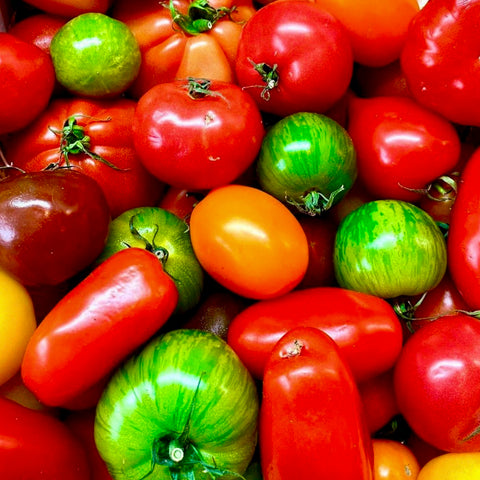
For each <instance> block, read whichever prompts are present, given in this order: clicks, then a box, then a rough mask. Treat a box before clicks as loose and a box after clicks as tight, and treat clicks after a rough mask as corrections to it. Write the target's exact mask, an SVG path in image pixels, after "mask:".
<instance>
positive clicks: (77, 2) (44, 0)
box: [26, 0, 113, 17]
mask: <svg viewBox="0 0 480 480" xmlns="http://www.w3.org/2000/svg"><path fill="white" fill-rule="evenodd" d="M26 3H28V4H30V5H33V6H35V7H37V8H39V9H40V10H42V11H44V12H47V13H52V14H54V15H60V16H62V17H75V16H77V15H81V14H82V13H87V12H99V13H105V12H106V11H107V10H108V9H109V8H110V6H111V5H112V3H113V0H87V1H84V0H28V1H27V2H26Z"/></svg>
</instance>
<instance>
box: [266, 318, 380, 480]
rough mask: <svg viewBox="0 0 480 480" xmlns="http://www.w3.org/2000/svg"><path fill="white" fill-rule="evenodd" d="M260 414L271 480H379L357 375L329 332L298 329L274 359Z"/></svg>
mask: <svg viewBox="0 0 480 480" xmlns="http://www.w3.org/2000/svg"><path fill="white" fill-rule="evenodd" d="M262 392H263V394H262V403H261V407H260V423H259V430H260V458H261V464H262V473H263V477H264V479H265V480H290V479H292V478H314V479H320V478H335V479H338V480H347V479H348V480H351V479H352V478H355V479H359V480H360V479H361V480H372V479H373V473H372V468H373V452H372V445H371V441H370V435H369V432H368V430H367V428H366V424H365V418H364V416H363V409H362V403H361V400H360V395H359V393H358V389H357V386H356V384H355V380H354V378H353V375H352V373H351V371H350V369H349V367H348V365H347V364H346V362H345V360H344V358H343V357H342V355H341V353H340V351H339V348H338V346H337V345H336V344H335V342H334V341H333V340H332V339H331V338H330V337H329V336H328V335H327V334H325V333H324V332H322V331H320V330H318V329H316V328H312V327H298V328H295V329H293V330H291V331H289V332H288V333H287V334H285V336H283V337H282V338H281V339H280V340H279V341H278V343H276V344H275V347H274V349H273V350H272V353H271V355H270V357H269V359H268V362H267V364H266V367H265V375H264V378H263V389H262Z"/></svg>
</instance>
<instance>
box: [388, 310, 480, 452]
mask: <svg viewBox="0 0 480 480" xmlns="http://www.w3.org/2000/svg"><path fill="white" fill-rule="evenodd" d="M479 348H480V323H479V322H478V320H477V319H474V318H472V317H470V316H468V315H465V314H462V313H458V314H456V315H454V316H446V317H442V318H439V319H437V320H435V321H434V322H430V323H428V324H427V325H425V326H423V327H422V328H421V329H419V330H418V331H416V332H415V333H414V334H413V335H412V336H411V337H410V338H409V339H408V340H407V342H406V343H405V345H404V347H403V349H402V351H401V353H400V356H399V358H398V361H397V363H396V365H395V371H394V388H395V395H396V397H397V403H398V407H399V409H400V412H401V413H402V415H403V417H404V418H405V419H406V421H407V422H408V424H409V426H410V427H411V428H412V430H413V431H414V432H415V433H416V434H417V435H418V436H419V437H420V438H422V439H423V440H424V441H426V442H428V443H430V444H431V445H433V446H434V447H436V448H438V449H440V450H444V451H446V452H474V451H478V450H479V445H480V435H478V432H479V418H480V407H479V405H480V402H479V398H480V366H479V364H478V361H477V358H478V355H479V353H480V352H479Z"/></svg>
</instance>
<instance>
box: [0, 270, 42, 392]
mask: <svg viewBox="0 0 480 480" xmlns="http://www.w3.org/2000/svg"><path fill="white" fill-rule="evenodd" d="M36 326H37V323H36V320H35V312H34V309H33V302H32V299H31V298H30V295H29V294H28V292H27V290H26V289H25V288H24V287H23V285H22V284H21V283H19V282H18V281H17V280H16V279H14V278H13V277H12V276H11V275H9V274H8V273H7V272H5V271H3V270H0V385H2V384H3V383H5V382H6V381H7V380H9V379H10V378H12V377H13V376H14V375H15V374H16V373H17V372H18V371H19V370H20V365H21V363H22V359H23V354H24V353H25V349H26V347H27V343H28V341H29V339H30V337H31V336H32V334H33V332H34V331H35V328H36Z"/></svg>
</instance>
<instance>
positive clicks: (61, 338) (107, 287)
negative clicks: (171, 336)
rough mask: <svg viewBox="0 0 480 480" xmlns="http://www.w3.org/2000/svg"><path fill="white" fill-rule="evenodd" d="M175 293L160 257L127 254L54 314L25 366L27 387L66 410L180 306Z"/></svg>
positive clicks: (99, 270) (108, 263)
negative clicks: (66, 406)
mask: <svg viewBox="0 0 480 480" xmlns="http://www.w3.org/2000/svg"><path fill="white" fill-rule="evenodd" d="M177 299H178V293H177V289H176V287H175V283H174V282H173V280H172V279H171V278H170V277H169V276H168V275H167V274H166V273H165V272H164V270H163V267H162V264H161V263H160V262H159V260H158V259H157V257H156V256H155V255H154V254H153V253H150V252H147V251H146V250H142V249H139V248H127V249H125V250H121V251H120V252H117V253H116V254H114V255H112V256H111V257H110V258H108V259H107V260H105V261H104V262H103V263H102V264H100V265H99V266H98V267H96V268H95V269H94V270H93V271H92V272H91V273H90V274H89V275H87V276H86V277H85V278H84V280H82V281H81V282H80V283H78V284H77V285H76V286H75V287H74V288H72V290H70V291H69V292H68V293H67V295H65V296H64V297H63V298H62V300H60V302H59V303H57V305H56V306H55V307H54V308H53V309H52V310H51V311H50V313H49V314H48V315H47V316H46V317H45V318H44V319H43V321H42V322H41V323H40V325H39V326H38V327H37V329H36V330H35V332H34V334H33V335H32V336H31V338H30V340H29V342H28V345H27V349H26V352H25V355H24V357H23V362H22V368H21V372H22V378H23V381H24V382H25V385H26V386H27V387H28V388H29V389H30V390H31V391H32V392H33V393H35V395H36V396H37V398H38V399H39V400H40V401H42V402H43V403H44V404H46V405H50V406H64V405H66V404H67V403H68V402H70V401H71V400H74V399H75V398H76V397H77V396H78V395H81V394H82V393H84V392H86V391H87V390H88V389H89V388H91V387H93V386H94V385H95V384H96V383H98V382H101V381H102V380H103V379H104V378H105V377H106V376H108V375H109V374H110V373H111V372H112V371H113V369H114V368H116V367H117V366H118V364H119V363H120V362H121V361H123V360H124V359H125V358H126V357H127V356H128V355H129V354H131V353H132V352H133V351H134V350H135V349H136V348H138V347H139V346H140V345H141V344H143V343H144V342H145V341H147V340H148V339H149V338H150V337H151V336H152V335H153V334H154V333H155V332H156V331H157V330H158V329H159V328H160V327H161V326H162V325H163V324H164V323H165V322H166V321H167V319H168V318H169V317H170V315H171V314H172V312H173V310H174V309H175V307H176V304H177Z"/></svg>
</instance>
